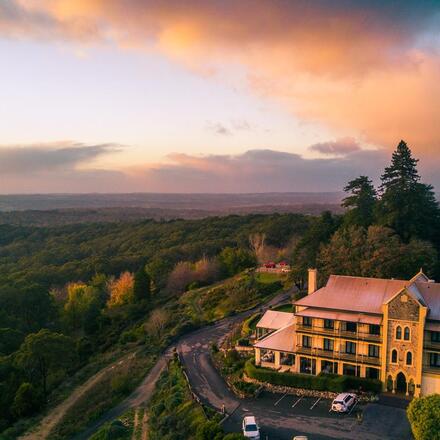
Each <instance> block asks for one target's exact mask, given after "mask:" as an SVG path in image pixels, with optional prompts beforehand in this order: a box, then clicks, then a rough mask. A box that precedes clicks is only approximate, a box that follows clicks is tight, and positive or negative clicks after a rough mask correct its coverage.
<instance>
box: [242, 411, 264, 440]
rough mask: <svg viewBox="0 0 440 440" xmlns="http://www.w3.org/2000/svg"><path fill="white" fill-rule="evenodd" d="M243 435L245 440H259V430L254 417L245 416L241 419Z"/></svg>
mask: <svg viewBox="0 0 440 440" xmlns="http://www.w3.org/2000/svg"><path fill="white" fill-rule="evenodd" d="M243 435H244V436H245V437H246V438H251V439H253V440H260V428H259V427H258V425H257V421H256V420H255V417H254V416H246V417H245V418H244V419H243Z"/></svg>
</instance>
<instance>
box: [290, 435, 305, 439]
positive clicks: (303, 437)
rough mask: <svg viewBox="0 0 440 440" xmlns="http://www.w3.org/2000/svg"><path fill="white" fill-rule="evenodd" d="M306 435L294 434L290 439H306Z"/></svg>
mask: <svg viewBox="0 0 440 440" xmlns="http://www.w3.org/2000/svg"><path fill="white" fill-rule="evenodd" d="M307 439H308V438H307V436H305V435H295V437H293V439H292V440H307Z"/></svg>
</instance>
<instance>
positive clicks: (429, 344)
mask: <svg viewBox="0 0 440 440" xmlns="http://www.w3.org/2000/svg"><path fill="white" fill-rule="evenodd" d="M423 347H424V349H425V350H435V351H440V342H434V341H431V339H425V342H424V344H423Z"/></svg>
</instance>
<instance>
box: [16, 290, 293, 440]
mask: <svg viewBox="0 0 440 440" xmlns="http://www.w3.org/2000/svg"><path fill="white" fill-rule="evenodd" d="M283 297H287V294H286V293H284V294H282V295H278V296H277V297H275V298H274V299H273V300H272V301H270V302H269V303H278V302H280V300H281V298H283ZM269 303H268V304H269ZM253 311H254V310H249V311H247V312H242V313H240V314H239V315H236V316H235V317H234V318H225V319H223V320H222V321H223V322H235V321H237V320H238V319H240V316H245V315H250V314H251V313H252V312H253ZM202 331H203V330H202ZM173 348H174V347H169V348H168V350H167V351H166V352H165V353H164V354H163V355H162V356H161V357H159V359H158V361H157V363H156V364H155V365H154V367H153V368H152V369H151V370H150V372H149V373H148V375H147V376H146V377H145V379H144V380H143V381H142V383H141V385H139V387H138V388H137V389H136V390H135V391H134V392H133V393H132V394H131V395H130V396H129V397H127V399H125V400H124V401H123V402H121V403H120V404H119V405H117V406H115V407H114V408H112V409H111V410H109V411H107V412H106V413H105V414H104V415H103V416H102V417H101V418H99V419H98V420H96V421H95V422H94V423H93V424H92V425H91V426H89V427H88V429H86V430H85V431H83V432H82V433H79V434H78V435H76V436H75V437H73V440H87V439H89V438H90V436H91V435H92V434H94V433H95V432H96V431H97V430H98V429H99V428H100V427H101V426H102V425H103V424H104V423H106V422H108V421H111V420H113V419H114V418H116V417H118V416H120V415H121V414H123V413H124V412H126V411H127V410H128V409H130V408H139V407H140V406H143V405H144V404H145V403H146V402H148V400H149V399H150V397H151V396H152V395H153V392H154V388H155V385H156V381H157V379H158V378H159V376H160V374H161V373H162V371H163V369H164V368H165V366H166V364H167V360H168V359H169V358H171V357H172V350H173ZM134 355H135V354H134V353H130V354H129V355H126V356H124V357H123V358H122V359H119V360H118V361H116V362H114V363H113V364H111V365H109V366H108V367H106V368H104V369H103V370H101V371H99V372H98V373H96V374H95V375H94V376H92V377H91V378H89V379H88V380H87V381H86V382H85V383H83V384H82V385H80V386H78V387H77V388H76V389H75V390H74V391H73V392H72V394H71V395H70V396H69V397H68V398H67V399H66V400H64V401H63V402H62V403H60V404H59V405H58V406H57V407H55V408H53V409H52V410H51V411H50V413H49V414H48V415H47V416H46V417H44V418H43V420H42V421H41V422H40V424H39V425H38V427H37V428H36V429H35V430H34V431H32V432H28V433H26V434H24V435H23V436H21V437H19V438H18V440H45V439H46V438H47V437H48V436H49V434H50V433H51V431H52V429H53V428H54V427H55V426H56V425H57V424H58V423H59V422H60V420H61V419H62V418H63V416H64V415H65V414H66V412H67V411H68V410H69V409H70V408H71V407H72V406H73V405H74V404H75V403H76V402H77V400H78V399H79V398H81V396H83V395H84V393H86V392H87V391H88V390H89V389H90V388H91V387H93V386H94V385H95V384H96V383H97V382H99V381H100V380H101V378H102V377H103V376H104V375H105V374H106V373H107V372H108V371H110V370H112V369H113V368H115V366H116V365H118V364H120V363H121V362H124V361H125V360H126V359H129V358H130V356H134ZM147 425H148V417H147V415H146V411H145V412H144V417H143V419H142V440H147V438H148V429H147Z"/></svg>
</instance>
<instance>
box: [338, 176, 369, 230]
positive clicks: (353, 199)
mask: <svg viewBox="0 0 440 440" xmlns="http://www.w3.org/2000/svg"><path fill="white" fill-rule="evenodd" d="M344 191H345V192H346V193H349V194H350V195H349V196H347V197H346V198H345V199H344V200H342V206H343V207H344V208H347V209H348V212H347V213H346V214H345V217H344V223H345V224H347V225H350V226H353V225H354V226H363V227H364V228H367V227H368V226H370V225H371V224H372V223H373V220H374V210H375V205H376V201H377V194H376V189H375V188H374V186H373V183H372V182H371V180H370V179H369V178H368V177H367V176H359V177H357V178H356V179H354V180H351V181H350V182H348V184H347V186H346V187H345V188H344Z"/></svg>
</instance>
